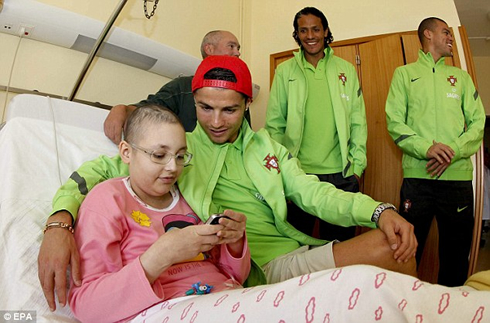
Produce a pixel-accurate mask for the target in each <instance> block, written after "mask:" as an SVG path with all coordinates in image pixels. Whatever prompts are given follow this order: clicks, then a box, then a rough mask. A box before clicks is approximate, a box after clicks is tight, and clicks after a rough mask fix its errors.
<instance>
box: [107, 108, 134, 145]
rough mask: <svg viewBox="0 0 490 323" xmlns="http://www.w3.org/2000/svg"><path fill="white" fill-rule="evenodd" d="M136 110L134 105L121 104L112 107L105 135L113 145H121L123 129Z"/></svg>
mask: <svg viewBox="0 0 490 323" xmlns="http://www.w3.org/2000/svg"><path fill="white" fill-rule="evenodd" d="M135 109H136V107H135V106H134V105H124V104H119V105H115V106H113V107H112V109H111V111H110V112H109V114H108V115H107V118H106V119H105V121H104V133H105V135H106V136H107V138H109V139H110V140H111V141H112V142H113V143H115V144H116V145H118V144H119V142H120V141H121V138H122V129H123V127H124V123H125V122H126V119H127V118H128V117H129V115H130V114H131V113H132V112H133V111H134V110H135Z"/></svg>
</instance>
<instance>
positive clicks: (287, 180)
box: [39, 56, 417, 304]
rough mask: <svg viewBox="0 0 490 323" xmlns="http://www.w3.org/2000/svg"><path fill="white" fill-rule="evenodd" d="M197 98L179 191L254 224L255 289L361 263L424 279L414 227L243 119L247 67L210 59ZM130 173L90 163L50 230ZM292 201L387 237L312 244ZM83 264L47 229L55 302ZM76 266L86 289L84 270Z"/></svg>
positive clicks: (47, 271) (197, 203) (200, 209)
mask: <svg viewBox="0 0 490 323" xmlns="http://www.w3.org/2000/svg"><path fill="white" fill-rule="evenodd" d="M192 91H193V93H194V99H195V103H196V114H197V119H198V124H197V126H196V129H195V130H194V131H193V132H192V133H189V134H187V145H188V150H189V152H191V153H192V154H193V155H194V159H193V162H192V163H191V164H190V165H188V166H187V167H185V168H184V170H183V173H182V176H180V178H179V181H178V184H179V189H180V190H181V192H182V194H183V196H184V197H185V199H186V201H187V202H188V203H189V205H190V206H191V207H192V208H193V209H194V211H195V212H196V214H198V215H199V216H200V217H201V219H202V220H203V221H205V220H206V219H208V218H209V217H210V215H212V214H214V213H222V212H223V211H224V210H233V211H234V212H239V213H243V214H245V215H246V216H247V238H248V241H249V246H250V251H251V255H252V259H253V265H254V268H252V271H251V274H250V276H249V281H248V283H249V285H256V284H264V283H274V282H278V281H283V280H286V279H288V278H291V277H295V276H299V275H302V274H306V273H311V272H315V271H319V270H323V269H327V268H333V267H342V266H347V265H352V264H371V265H376V266H379V267H383V268H386V269H390V270H394V271H399V272H403V273H407V274H411V275H415V274H416V271H415V267H416V266H415V259H414V254H415V250H416V247H417V242H416V239H415V236H414V234H413V227H412V225H411V224H409V223H408V222H407V221H405V220H404V219H403V218H402V217H401V216H399V215H398V214H397V213H396V212H395V211H394V210H392V209H389V208H386V206H385V205H384V204H382V203H380V202H376V201H374V200H373V199H371V198H370V197H369V196H366V195H363V194H359V193H357V194H354V193H348V192H344V191H342V190H338V189H336V188H335V187H334V186H333V185H331V184H329V183H325V182H320V181H318V179H317V178H316V177H314V176H308V175H306V174H305V173H304V172H303V171H302V170H301V168H300V165H299V162H298V160H297V159H296V158H292V157H291V155H290V154H289V152H288V151H287V149H286V148H285V147H284V146H282V145H280V144H279V143H277V142H276V141H274V140H272V139H271V138H270V136H269V135H268V133H267V131H265V130H263V129H262V130H260V131H258V132H254V131H252V130H251V128H250V126H249V125H248V123H247V122H246V121H244V112H245V110H246V109H247V108H248V107H249V106H250V104H251V102H252V99H251V96H252V82H251V75H250V71H249V69H248V67H247V65H246V64H245V63H244V62H243V61H242V60H240V59H239V58H236V57H227V56H211V57H208V58H206V59H204V60H203V62H202V63H201V65H200V66H199V68H198V69H197V72H196V74H195V76H194V78H193V81H192ZM124 175H127V168H125V167H124V166H123V163H122V162H121V160H120V158H118V157H115V158H112V159H109V158H107V157H105V156H102V157H100V158H99V159H96V160H94V161H91V162H87V163H85V164H84V165H82V167H81V168H80V169H79V170H78V171H76V172H75V173H74V176H71V178H72V179H70V180H69V181H68V182H67V183H65V185H64V186H63V187H62V188H61V189H60V190H59V191H58V193H57V194H56V196H55V198H54V202H53V209H54V215H52V216H51V218H50V219H49V220H48V222H50V221H60V222H65V223H66V224H67V225H69V226H71V225H72V216H71V215H73V216H76V214H77V211H78V207H79V205H80V202H79V201H81V200H83V198H84V192H81V191H80V190H79V187H86V188H87V189H91V188H92V187H93V186H94V185H96V184H97V183H99V182H101V181H103V180H106V179H108V178H111V177H117V176H124ZM286 198H287V199H290V200H292V201H294V202H295V203H297V204H298V205H299V206H301V207H302V208H304V209H305V210H306V211H307V212H308V213H311V214H315V215H317V216H318V217H320V218H322V219H324V220H326V221H329V222H332V223H335V224H341V225H362V226H367V227H371V228H375V227H376V226H377V227H378V228H379V230H371V231H369V232H367V233H365V234H362V235H360V236H357V237H355V238H353V239H350V240H347V241H344V242H338V243H335V242H327V241H324V240H318V239H315V238H312V237H310V236H308V235H306V234H304V233H302V232H300V231H298V230H296V229H295V228H294V227H293V226H291V225H290V224H289V223H288V222H287V207H286ZM63 210H66V211H63ZM68 212H69V213H68ZM70 213H71V215H70ZM54 234H57V235H58V236H55V235H54ZM43 248H44V250H43ZM48 251H49V252H48ZM48 254H49V256H48ZM41 255H42V257H41ZM77 256H78V254H77V251H76V246H75V243H74V240H73V237H72V236H71V233H70V232H69V231H68V230H48V231H46V234H45V238H44V240H43V246H42V247H41V253H40V257H39V263H40V266H39V268H40V280H41V283H42V285H43V288H44V292H45V295H46V298H47V299H48V302H53V303H54V295H53V283H54V281H56V286H57V288H59V286H58V285H59V284H60V282H61V283H64V281H63V279H64V278H65V272H66V266H67V265H68V263H69V262H70V259H77ZM55 264H58V267H56V265H55ZM59 264H62V265H59ZM71 266H72V276H73V278H74V281H75V282H77V279H79V278H78V277H77V275H78V262H76V263H73V262H72V263H71ZM74 269H75V270H74ZM41 270H42V272H41ZM57 291H59V289H57ZM59 295H60V294H59V292H58V296H59ZM50 304H51V303H50Z"/></svg>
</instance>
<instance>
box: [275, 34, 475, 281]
mask: <svg viewBox="0 0 490 323" xmlns="http://www.w3.org/2000/svg"><path fill="white" fill-rule="evenodd" d="M460 32H461V36H462V38H463V39H464V40H465V43H464V44H463V47H464V49H465V56H466V57H467V65H468V66H469V68H468V70H469V72H470V74H472V72H473V73H474V71H473V67H472V66H473V65H472V61H471V53H470V52H469V46H468V43H467V42H466V40H467V37H466V33H465V30H464V28H460ZM331 47H332V48H333V49H334V52H335V55H337V56H339V57H342V58H343V59H345V60H347V61H349V62H351V63H352V64H353V65H354V66H356V68H357V73H358V77H359V81H360V83H361V86H362V90H363V94H364V101H365V105H366V119H367V126H368V141H367V160H368V166H367V168H366V171H365V172H364V175H363V176H362V178H361V191H362V192H363V193H365V194H367V195H370V196H371V197H373V198H374V199H375V200H378V201H383V202H390V203H393V204H394V205H396V206H397V207H398V206H399V205H400V187H401V183H402V179H403V174H402V167H401V157H402V153H401V150H400V149H399V148H398V147H397V146H396V145H395V144H394V142H393V140H392V139H391V137H390V136H389V134H388V131H387V126H386V114H385V102H386V98H387V96H388V91H389V87H390V84H391V78H392V76H393V72H394V71H395V69H396V68H397V67H398V66H401V65H404V64H408V63H411V62H415V61H416V60H417V58H418V50H419V49H420V43H419V40H418V37H417V32H416V31H409V32H401V33H394V34H388V35H378V36H371V37H363V38H357V39H351V40H344V41H339V42H333V43H332V44H331ZM466 47H467V48H466ZM466 49H468V51H467V50H466ZM295 50H297V49H295ZM295 50H289V51H285V52H280V53H276V54H272V55H271V56H270V82H271V84H272V80H273V79H274V72H275V69H276V67H277V65H279V64H280V63H281V62H283V61H285V60H287V59H290V58H291V57H292V56H293V51H295ZM468 58H469V59H468ZM446 64H450V65H453V66H457V67H461V64H460V59H459V55H458V49H457V46H456V44H455V42H454V43H453V57H452V58H446ZM471 76H472V77H473V80H474V82H475V84H476V80H475V76H474V75H471ZM475 157H476V158H475V160H476V162H475V169H476V178H475V181H474V182H475V184H474V185H475V229H474V238H473V244H472V251H471V255H470V270H469V274H472V273H473V271H474V267H475V264H476V258H477V256H478V245H479V241H480V232H481V216H482V209H483V154H482V149H480V151H479V152H478V153H477V154H476V155H475ZM435 224H436V223H435V220H434V223H433V225H432V228H431V231H430V233H429V238H428V240H427V243H426V247H425V249H424V254H423V256H422V260H421V263H420V265H419V277H420V278H421V279H422V280H424V281H428V282H433V283H435V282H437V273H438V271H439V261H438V243H437V242H438V235H437V226H436V225H435Z"/></svg>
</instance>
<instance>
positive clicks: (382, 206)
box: [371, 203, 396, 227]
mask: <svg viewBox="0 0 490 323" xmlns="http://www.w3.org/2000/svg"><path fill="white" fill-rule="evenodd" d="M388 209H389V210H395V211H396V207H395V206H394V205H393V204H391V203H381V204H380V205H378V207H377V208H376V209H374V212H373V216H372V217H371V221H372V222H374V223H375V224H376V227H378V221H379V217H380V216H381V213H383V211H384V210H388Z"/></svg>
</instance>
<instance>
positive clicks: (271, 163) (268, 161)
mask: <svg viewBox="0 0 490 323" xmlns="http://www.w3.org/2000/svg"><path fill="white" fill-rule="evenodd" d="M264 161H265V165H264V166H265V168H267V169H268V170H271V169H272V168H274V169H275V170H277V173H278V174H279V173H280V172H281V170H280V169H279V163H278V162H277V157H276V156H274V155H272V156H271V155H270V154H267V157H265V158H264Z"/></svg>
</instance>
